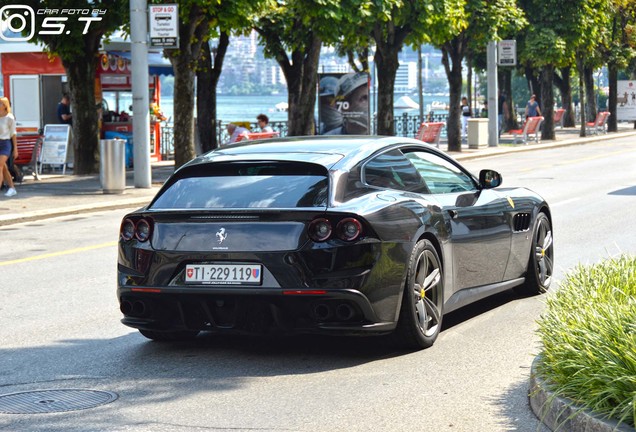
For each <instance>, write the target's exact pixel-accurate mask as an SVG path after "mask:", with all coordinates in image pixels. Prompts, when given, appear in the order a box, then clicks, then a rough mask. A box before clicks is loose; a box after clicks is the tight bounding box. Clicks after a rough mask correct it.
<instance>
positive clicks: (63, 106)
mask: <svg viewBox="0 0 636 432" xmlns="http://www.w3.org/2000/svg"><path fill="white" fill-rule="evenodd" d="M57 120H58V121H59V122H60V124H67V125H72V124H73V115H72V114H71V99H70V98H69V97H68V95H67V94H66V93H65V94H64V95H63V96H62V100H61V101H60V103H59V104H57Z"/></svg>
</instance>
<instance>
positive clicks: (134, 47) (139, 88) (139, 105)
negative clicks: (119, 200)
mask: <svg viewBox="0 0 636 432" xmlns="http://www.w3.org/2000/svg"><path fill="white" fill-rule="evenodd" d="M147 37H148V7H147V1H146V0H130V41H131V49H130V52H131V57H132V59H131V66H132V71H131V75H132V97H133V143H134V144H133V156H134V164H135V170H134V178H135V187H136V188H149V187H151V186H152V170H151V169H150V101H149V96H148V42H147Z"/></svg>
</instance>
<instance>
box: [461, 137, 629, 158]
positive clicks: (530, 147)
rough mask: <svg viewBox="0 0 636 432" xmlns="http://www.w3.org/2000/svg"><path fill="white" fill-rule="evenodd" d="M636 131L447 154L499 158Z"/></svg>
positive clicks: (462, 156) (579, 143)
mask: <svg viewBox="0 0 636 432" xmlns="http://www.w3.org/2000/svg"><path fill="white" fill-rule="evenodd" d="M635 135H636V130H633V131H632V130H630V131H623V132H611V133H607V134H603V135H593V136H586V137H576V138H571V139H567V140H554V141H548V142H543V143H538V144H536V143H535V144H516V145H515V144H503V145H502V144H499V146H497V147H480V148H479V150H484V149H491V150H490V151H488V152H483V153H477V152H475V153H470V150H469V151H462V152H451V153H449V154H450V155H451V156H452V157H453V158H454V159H456V160H470V159H481V158H487V157H491V156H499V155H502V154H507V153H522V152H529V151H534V150H541V149H550V148H559V147H570V146H575V145H583V144H588V143H592V142H597V141H605V140H611V139H618V138H625V137H629V136H635Z"/></svg>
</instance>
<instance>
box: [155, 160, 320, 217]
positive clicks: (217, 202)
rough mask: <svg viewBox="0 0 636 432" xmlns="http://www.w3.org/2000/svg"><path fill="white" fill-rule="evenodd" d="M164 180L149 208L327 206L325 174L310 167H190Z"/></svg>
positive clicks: (317, 168)
mask: <svg viewBox="0 0 636 432" xmlns="http://www.w3.org/2000/svg"><path fill="white" fill-rule="evenodd" d="M177 176H178V177H177V178H176V179H172V180H173V181H171V182H168V183H167V184H166V188H165V189H164V190H163V191H162V193H161V195H159V196H158V197H157V198H156V199H155V201H154V202H153V203H152V204H151V205H150V208H151V209H155V210H163V209H237V208H298V207H326V206H327V196H328V186H329V183H328V179H327V172H326V170H325V169H324V168H322V167H316V166H311V165H308V164H302V165H297V164H287V163H271V164H267V163H266V164H263V163H261V164H254V163H234V164H224V165H204V166H197V167H192V169H188V170H185V171H181V172H179V173H178V174H177Z"/></svg>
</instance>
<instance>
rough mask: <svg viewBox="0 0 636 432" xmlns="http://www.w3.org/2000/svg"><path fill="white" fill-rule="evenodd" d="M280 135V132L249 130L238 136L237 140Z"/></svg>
mask: <svg viewBox="0 0 636 432" xmlns="http://www.w3.org/2000/svg"><path fill="white" fill-rule="evenodd" d="M278 135H279V133H278V132H248V133H244V134H241V135H239V136H238V139H237V140H236V142H239V141H245V140H250V141H251V140H257V139H267V138H275V137H277V136H278Z"/></svg>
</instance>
